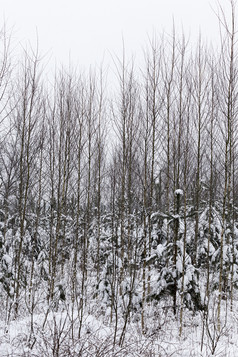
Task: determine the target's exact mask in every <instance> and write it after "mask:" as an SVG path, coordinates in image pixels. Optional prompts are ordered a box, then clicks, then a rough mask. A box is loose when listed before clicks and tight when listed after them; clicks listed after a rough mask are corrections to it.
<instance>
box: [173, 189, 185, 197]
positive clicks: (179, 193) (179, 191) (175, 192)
mask: <svg viewBox="0 0 238 357" xmlns="http://www.w3.org/2000/svg"><path fill="white" fill-rule="evenodd" d="M174 194H175V196H182V195H183V190H181V189H180V188H178V189H177V190H175V191H174Z"/></svg>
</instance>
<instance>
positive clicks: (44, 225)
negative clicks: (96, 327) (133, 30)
mask: <svg viewBox="0 0 238 357" xmlns="http://www.w3.org/2000/svg"><path fill="white" fill-rule="evenodd" d="M232 10H233V12H232V21H234V19H235V15H234V7H232ZM220 19H221V20H222V21H221V29H222V35H221V41H220V45H219V46H218V47H217V48H216V49H213V48H212V46H209V47H207V46H206V45H205V43H204V42H203V41H202V40H201V39H199V41H198V43H197V45H196V46H194V45H193V46H192V47H191V46H190V44H189V41H187V39H186V37H185V36H179V35H178V34H177V33H176V31H173V32H172V35H170V36H167V35H163V36H159V37H157V38H155V37H154V38H153V39H152V40H151V41H150V43H149V45H148V47H147V49H146V51H145V53H144V66H143V67H140V69H136V63H135V61H133V60H131V59H127V58H126V55H125V53H123V54H122V56H121V57H118V58H115V60H114V70H115V72H116V80H115V83H114V84H115V85H114V90H112V91H111V92H110V93H108V90H107V88H108V84H107V82H106V74H105V71H104V70H103V69H102V70H90V71H89V72H88V73H79V72H78V71H76V70H75V71H74V70H73V69H72V67H71V68H70V69H65V68H64V69H60V70H57V71H56V74H55V78H54V81H53V83H52V81H47V79H46V76H44V70H43V60H42V59H41V57H40V55H39V53H38V51H33V50H29V51H25V52H24V53H23V56H22V57H21V58H20V60H19V59H17V60H19V62H17V64H16V63H14V61H15V58H14V56H13V55H12V52H11V41H10V38H9V36H8V33H7V32H6V31H5V30H4V29H2V33H1V63H0V64H1V68H0V90H1V93H0V104H1V132H0V134H1V145H0V194H1V201H0V208H1V210H0V222H1V223H0V264H1V269H0V295H1V312H2V313H1V316H2V317H3V319H4V320H5V323H6V326H7V324H8V323H9V322H10V321H12V319H16V318H18V317H19V316H26V315H30V316H31V333H32V335H34V333H35V331H34V321H35V319H36V316H37V315H38V314H41V313H42V311H45V315H44V318H43V319H42V328H44V326H46V325H47V320H48V318H49V316H50V314H51V313H52V312H56V311H66V312H67V316H68V317H69V321H70V326H71V327H70V331H71V330H72V331H71V332H70V336H71V338H73V337H74V336H75V338H77V339H79V340H80V336H81V335H82V331H83V328H84V325H83V321H84V317H85V316H86V314H92V315H94V316H95V317H96V318H100V317H104V318H105V321H106V322H107V323H108V325H109V326H113V329H114V335H113V343H114V345H120V346H122V345H123V342H124V339H125V336H126V333H127V331H128V326H129V325H130V324H132V323H134V322H135V321H136V323H137V325H138V326H140V329H141V331H142V333H144V334H145V335H146V331H148V329H150V323H151V318H152V317H151V315H152V314H154V313H155V312H156V311H158V309H162V308H164V309H167V310H170V311H171V312H172V313H173V314H174V315H175V318H176V319H177V320H178V322H179V326H180V334H182V328H183V319H184V314H185V312H186V311H188V310H191V311H192V312H194V313H197V312H198V311H200V312H201V314H202V316H203V320H204V321H206V320H207V319H208V318H209V311H210V310H209V309H210V306H211V301H212V306H213V308H214V309H215V310H214V311H215V323H216V324H217V331H219V330H220V329H221V328H222V326H223V324H224V321H223V318H222V314H221V306H223V304H224V303H225V304H226V306H228V307H229V309H230V308H231V309H232V306H233V302H234V298H235V291H236V288H237V283H238V276H237V259H238V252H237V248H238V245H237V244H238V241H237V224H238V221H237V213H238V212H237V197H238V192H237V190H238V187H237V185H238V181H237V177H238V176H237V167H238V157H237V152H238V151H237V133H238V132H237V124H238V122H237V99H238V98H237V94H238V92H237V83H238V73H237V68H238V63H237V38H236V29H235V27H234V26H233V22H231V26H229V25H228V24H227V22H226V20H225V18H223V13H221V17H220ZM223 20H224V21H223ZM110 88H111V86H110ZM214 299H215V300H214ZM214 301H215V303H214ZM167 310H166V311H167ZM160 322H161V320H157V321H156V322H154V324H155V325H156V324H157V325H156V326H157V327H159V324H160ZM204 323H205V322H204ZM157 330H158V331H159V328H158V329H157ZM158 333H159V332H158ZM34 343H35V340H34ZM34 343H33V344H32V346H33V345H34Z"/></svg>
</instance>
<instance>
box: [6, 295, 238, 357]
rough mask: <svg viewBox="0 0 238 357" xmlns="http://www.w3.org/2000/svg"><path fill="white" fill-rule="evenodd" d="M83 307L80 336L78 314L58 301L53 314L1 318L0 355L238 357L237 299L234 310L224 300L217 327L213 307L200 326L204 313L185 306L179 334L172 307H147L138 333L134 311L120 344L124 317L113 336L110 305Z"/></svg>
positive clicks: (46, 312)
mask: <svg viewBox="0 0 238 357" xmlns="http://www.w3.org/2000/svg"><path fill="white" fill-rule="evenodd" d="M167 306H168V305H167ZM211 306H212V305H211ZM214 306H216V304H214ZM86 310H87V311H86ZM86 310H85V311H84V315H83V320H82V324H81V331H80V338H78V332H79V321H80V319H79V316H77V314H76V312H75V311H73V312H72V310H71V309H70V308H69V306H65V305H63V304H62V305H61V306H59V308H58V311H57V312H55V311H54V312H53V311H51V312H50V311H49V310H47V307H46V306H45V308H44V307H42V308H41V311H36V312H35V313H34V314H33V315H32V316H30V315H29V314H28V315H27V314H25V316H24V315H21V316H20V317H18V318H17V319H15V320H11V321H10V322H9V323H8V324H7V325H6V323H5V322H4V321H3V320H4V319H2V320H1V319H0V356H1V357H17V356H22V357H26V356H28V357H29V356H35V357H50V356H52V357H63V356H64V357H68V356H69V357H70V356H71V357H76V356H82V357H87V356H92V357H104V356H105V357H113V356H115V357H122V356H125V357H126V356H127V357H136V356H140V357H143V356H145V357H169V356H171V357H172V356H173V357H178V356H181V357H199V356H201V357H208V356H220V357H235V356H238V301H237V300H236V301H234V304H233V311H230V306H229V304H226V303H225V301H223V306H222V314H221V328H220V331H219V330H218V326H217V319H216V308H214V309H213V310H212V308H211V309H210V311H209V315H210V317H209V320H208V321H207V323H206V324H203V321H204V319H203V316H204V315H203V312H200V313H196V314H195V315H194V314H193V313H191V312H189V311H188V310H184V314H183V326H182V334H181V337H180V312H179V310H178V315H177V316H174V314H173V312H172V309H171V308H168V307H167V308H166V307H164V306H163V305H162V303H161V304H157V306H156V307H155V306H148V309H147V310H146V326H147V327H146V331H144V333H143V334H142V331H141V321H140V316H139V315H134V316H133V318H132V319H131V321H130V322H129V323H128V325H127V328H126V334H125V338H124V342H123V344H122V345H121V346H119V340H120V337H121V334H122V330H123V323H124V322H123V319H121V320H120V319H119V321H118V325H117V334H116V336H115V321H113V322H110V311H109V309H108V310H106V311H104V313H103V314H101V313H100V311H97V308H96V306H90V307H89V306H88V307H87V309H86ZM46 316H47V318H46ZM31 326H32V327H33V330H32V333H31ZM114 337H115V341H116V343H115V344H114V343H113V341H114Z"/></svg>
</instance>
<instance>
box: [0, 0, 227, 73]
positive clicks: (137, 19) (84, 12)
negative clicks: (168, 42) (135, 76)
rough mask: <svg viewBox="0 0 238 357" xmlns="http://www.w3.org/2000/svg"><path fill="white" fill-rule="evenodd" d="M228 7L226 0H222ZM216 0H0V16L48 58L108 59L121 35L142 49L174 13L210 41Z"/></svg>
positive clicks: (194, 33)
mask: <svg viewBox="0 0 238 357" xmlns="http://www.w3.org/2000/svg"><path fill="white" fill-rule="evenodd" d="M220 2H221V4H222V5H224V6H225V7H227V8H229V1H228V0H221V1H220ZM216 4H217V2H216V0H0V8H1V13H2V19H1V20H2V21H3V19H4V18H5V21H6V23H7V25H8V27H12V26H13V27H14V38H15V41H16V42H17V43H18V42H21V43H22V44H23V45H24V44H25V43H26V42H27V41H28V40H30V41H31V42H32V43H33V44H34V43H35V42H36V30H37V32H38V37H39V47H40V49H41V53H48V54H49V57H50V56H51V61H52V60H53V61H57V63H58V64H60V63H65V64H68V62H69V57H70V59H71V61H72V62H73V63H74V64H77V65H79V67H81V66H82V67H84V68H88V67H89V65H90V64H92V65H94V64H98V65H100V63H101V62H102V59H103V57H105V59H104V62H107V61H108V59H109V58H110V53H112V54H118V55H120V54H121V49H122V36H123V38H124V41H125V45H126V49H127V50H128V52H132V53H134V54H136V56H138V55H140V53H141V49H142V47H144V46H145V44H146V43H147V42H148V41H147V39H148V36H150V37H151V34H152V32H153V31H155V32H156V33H158V34H160V33H161V32H162V30H163V29H164V30H165V31H167V32H169V33H171V28H172V19H173V17H174V20H175V24H176V26H177V27H178V28H179V29H180V28H181V26H182V24H183V28H184V32H185V34H187V35H189V33H191V34H192V36H194V37H195V36H197V34H198V32H199V29H201V33H202V34H203V35H204V37H205V38H207V39H208V41H210V40H211V41H214V40H216V38H218V21H217V18H216V16H215V14H214V13H213V10H212V7H213V8H214V9H216Z"/></svg>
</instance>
